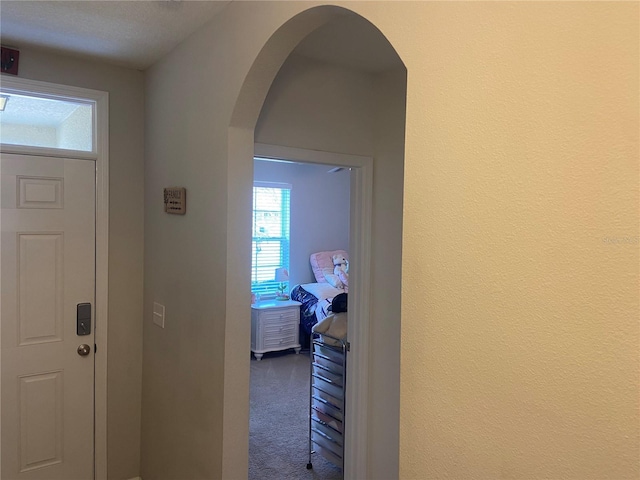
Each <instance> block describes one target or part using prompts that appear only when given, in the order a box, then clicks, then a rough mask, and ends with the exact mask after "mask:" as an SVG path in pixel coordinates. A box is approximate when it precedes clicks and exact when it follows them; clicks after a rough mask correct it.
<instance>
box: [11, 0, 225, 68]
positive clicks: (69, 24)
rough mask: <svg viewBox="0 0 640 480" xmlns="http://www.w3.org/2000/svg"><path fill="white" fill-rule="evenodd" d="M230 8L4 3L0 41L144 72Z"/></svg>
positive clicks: (144, 0) (138, 0)
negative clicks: (68, 54) (88, 58)
mask: <svg viewBox="0 0 640 480" xmlns="http://www.w3.org/2000/svg"><path fill="white" fill-rule="evenodd" d="M229 3H231V0H220V1H215V0H208V1H149V0H131V1H71V2H69V1H29V0H19V1H17V0H2V1H0V38H1V39H2V44H3V45H8V46H13V47H16V48H18V49H20V48H21V47H40V48H42V47H44V48H47V49H51V50H54V51H58V52H63V53H71V54H74V55H80V56H84V57H91V58H97V59H100V60H103V61H107V62H110V63H114V64H118V65H123V66H127V67H131V68H136V69H139V70H144V69H145V68H147V67H149V66H150V65H152V64H153V63H154V62H156V61H157V60H158V59H160V58H161V57H162V56H163V55H165V54H166V53H168V52H169V51H171V50H172V49H173V48H175V46H177V45H178V44H179V43H180V42H182V41H183V40H184V39H185V38H187V37H188V36H189V35H191V34H192V33H193V32H194V31H196V30H197V29H198V28H200V27H201V26H202V25H204V24H205V23H206V22H208V21H209V20H211V18H213V17H214V16H215V15H216V14H217V13H219V12H220V11H221V10H222V9H223V8H224V7H225V6H226V5H228V4H229Z"/></svg>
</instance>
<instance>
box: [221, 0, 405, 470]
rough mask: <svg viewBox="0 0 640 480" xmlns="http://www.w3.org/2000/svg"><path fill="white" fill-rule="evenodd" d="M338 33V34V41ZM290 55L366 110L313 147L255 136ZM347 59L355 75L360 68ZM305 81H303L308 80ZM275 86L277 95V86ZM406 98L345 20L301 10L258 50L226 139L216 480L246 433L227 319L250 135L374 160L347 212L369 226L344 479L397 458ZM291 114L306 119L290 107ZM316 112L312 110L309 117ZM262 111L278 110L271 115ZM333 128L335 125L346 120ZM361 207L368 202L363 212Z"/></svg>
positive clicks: (239, 305)
mask: <svg viewBox="0 0 640 480" xmlns="http://www.w3.org/2000/svg"><path fill="white" fill-rule="evenodd" d="M358 30H359V31H360V34H358V33H357V31H358ZM312 32H313V33H312ZM339 32H342V38H340V35H339V34H338V33H339ZM362 32H366V33H367V34H368V35H369V36H368V38H369V39H370V41H369V42H365V43H364V44H363V43H362V42H360V44H358V42H357V40H358V39H361V40H362V38H363V37H362ZM371 39H375V40H371ZM353 45H358V48H355V49H352V51H351V53H350V55H351V57H349V55H347V54H348V53H349V48H347V46H353ZM367 45H368V47H367ZM365 47H366V48H365ZM380 49H382V50H383V51H382V52H381V51H380ZM292 52H293V53H294V55H296V54H297V55H300V56H304V57H305V58H306V59H307V60H309V59H310V61H311V62H312V63H315V64H316V65H320V67H319V68H321V69H324V68H325V65H331V67H329V68H331V69H333V70H334V73H335V74H336V75H340V73H339V72H338V70H341V71H342V70H344V71H345V72H348V74H345V75H346V76H349V75H351V77H353V78H351V77H350V79H349V81H345V82H346V83H343V84H342V86H341V87H340V88H342V90H340V91H339V92H338V93H339V95H338V96H340V95H342V96H343V99H344V101H348V99H349V91H348V88H346V85H347V84H348V85H352V86H353V85H355V84H357V83H358V82H362V85H364V86H366V89H367V91H368V92H369V96H370V100H371V101H370V102H366V101H365V102H362V104H361V105H359V106H357V105H355V106H353V108H354V110H358V111H355V114H354V116H353V119H351V122H346V123H343V124H342V126H341V128H340V129H336V130H333V133H332V128H336V127H338V126H340V125H339V124H336V122H335V120H329V121H328V122H327V125H325V127H326V129H325V130H324V135H323V137H322V139H321V140H318V138H319V137H318V136H315V138H311V137H309V136H308V135H305V134H303V133H301V132H299V131H298V132H297V133H296V134H295V135H291V134H289V133H287V134H283V135H281V136H280V137H279V138H278V135H277V133H274V132H278V131H280V132H282V130H283V129H284V128H285V127H284V126H283V125H282V124H281V125H280V126H278V124H277V121H276V122H275V123H274V122H271V123H270V124H269V128H267V130H269V132H270V133H268V134H266V133H265V129H264V126H265V123H264V121H263V122H262V124H261V125H259V126H260V127H262V130H261V131H257V130H256V125H258V123H259V119H262V120H264V119H265V118H266V117H267V116H268V114H269V113H273V112H274V111H275V110H271V112H265V110H264V108H265V100H266V99H267V98H268V95H269V91H270V89H272V88H274V86H276V85H278V82H277V81H278V78H277V77H278V72H280V71H281V68H282V66H283V65H285V63H286V62H289V61H290V60H291V58H292V57H290V55H291V54H292ZM332 52H333V54H332ZM376 52H377V53H376ZM371 53H373V56H372V57H371V58H372V59H374V60H375V59H378V60H387V61H388V60H389V59H390V56H395V60H396V62H390V63H389V65H391V66H390V67H388V68H386V69H383V70H377V71H376V70H373V71H372V70H367V66H366V65H371V64H372V61H369V62H368V63H367V62H366V61H364V60H365V57H366V56H367V55H368V54H371ZM349 58H351V60H349ZM288 59H289V60H288ZM355 59H358V60H361V61H363V63H362V64H360V65H358V64H357V63H356V62H355ZM336 69H338V70H336ZM304 71H305V72H306V73H309V69H304ZM336 72H337V73H336ZM303 76H304V75H303ZM356 77H357V79H356ZM300 78H301V77H298V79H300ZM367 79H368V80H367ZM307 80H308V78H307ZM274 82H275V83H274ZM296 82H297V81H296ZM353 82H355V83H353ZM312 83H313V82H311V83H308V84H307V86H308V85H310V84H312ZM296 84H298V83H296ZM329 84H331V82H329ZM279 85H280V86H282V83H280V84H279ZM345 88H346V90H345ZM356 88H358V87H356ZM362 88H365V87H362ZM405 91H406V71H405V70H404V66H403V65H402V63H401V62H400V61H399V59H398V58H397V55H396V54H395V51H393V49H392V48H391V46H390V45H389V44H388V42H387V41H386V39H385V38H384V36H383V35H382V34H381V33H380V32H379V31H378V30H377V29H376V27H374V26H373V25H372V24H370V23H369V22H368V21H366V20H365V19H363V18H362V17H360V16H358V15H355V14H353V13H352V12H349V11H347V10H345V9H342V8H338V7H329V6H325V7H316V8H312V9H309V10H307V11H305V12H302V13H301V14H299V15H297V16H296V17H294V18H292V19H291V20H290V21H289V22H287V23H286V24H284V25H283V26H282V27H281V28H280V29H279V30H278V31H277V32H276V33H275V34H274V35H273V36H272V37H271V38H270V39H269V41H268V42H267V43H266V44H265V46H264V48H263V49H262V51H261V52H260V54H259V55H258V57H257V58H256V60H255V62H254V64H253V66H252V68H251V70H250V72H249V74H248V75H247V78H246V79H245V82H244V84H243V86H242V89H241V91H240V95H239V97H238V101H237V104H236V107H235V109H234V114H233V117H232V123H231V125H230V128H229V135H228V149H229V151H228V154H229V155H228V158H230V159H233V160H231V161H230V162H229V192H230V199H229V205H230V207H229V208H230V209H233V211H229V212H228V213H229V214H228V218H229V221H230V222H232V223H233V228H229V236H228V246H229V249H228V264H229V265H231V266H234V267H233V268H229V273H228V279H227V291H228V295H227V299H228V303H227V323H226V329H225V345H226V348H225V408H224V433H223V436H224V438H223V445H224V447H223V475H224V476H225V478H227V476H228V477H229V478H237V477H238V476H240V475H246V465H247V458H246V451H247V445H248V441H247V439H248V421H247V422H244V421H243V422H241V425H240V426H239V425H238V419H239V418H246V417H248V382H249V380H248V378H249V375H248V371H249V365H248V359H247V355H246V350H245V349H244V347H245V346H246V345H247V344H248V338H249V333H248V332H249V330H248V328H247V325H246V324H242V322H237V321H235V322H234V321H231V319H235V318H237V312H238V311H245V310H247V311H248V309H247V302H246V298H245V296H244V295H242V294H241V293H238V292H244V291H246V290H247V288H246V286H247V285H248V283H249V280H248V276H249V273H248V272H249V265H248V264H247V263H248V257H249V255H248V254H243V248H246V243H247V242H246V238H248V237H250V220H249V216H250V200H251V186H252V165H253V163H252V162H253V156H254V142H255V141H256V140H257V139H258V136H260V135H262V138H260V139H259V140H260V141H263V142H264V141H265V140H267V141H266V142H265V143H276V144H279V145H281V146H284V147H303V148H311V149H316V150H324V151H329V152H331V151H333V152H336V151H338V152H339V153H346V154H369V156H371V157H372V158H373V164H372V168H371V170H368V171H367V170H363V171H362V175H361V177H362V178H361V183H360V186H359V187H358V188H359V189H360V191H361V196H360V197H357V198H356V199H355V200H354V202H355V203H352V209H353V208H355V209H356V210H352V211H353V212H354V213H355V215H356V216H360V217H361V218H365V217H367V218H371V223H370V224H369V225H367V224H366V222H365V223H364V224H361V225H359V226H354V231H353V232H352V234H351V236H350V237H351V245H350V249H352V250H353V251H352V252H351V254H352V255H354V256H355V257H356V258H358V259H359V261H357V262H355V265H354V268H355V269H356V270H354V271H353V272H352V274H353V275H354V278H358V279H360V281H358V282H357V285H358V287H357V290H356V291H355V292H352V291H350V294H352V295H350V315H351V313H352V307H351V305H352V304H357V305H359V306H360V308H359V312H358V313H357V314H354V315H353V318H357V320H355V321H353V322H352V321H351V320H350V325H349V339H350V342H351V343H352V345H353V350H352V352H350V355H351V356H350V361H349V372H348V378H351V379H357V382H356V381H354V382H353V383H351V384H350V387H349V389H348V392H349V393H348V401H347V413H348V421H347V422H346V425H345V428H346V431H345V442H346V445H345V450H346V451H345V478H373V477H371V476H370V475H369V474H368V473H367V469H368V467H369V465H370V458H372V457H374V456H376V455H377V451H378V449H380V450H381V451H382V450H385V451H386V452H387V453H386V454H385V455H388V456H387V458H389V456H390V457H394V455H395V465H396V466H397V450H398V442H397V437H398V435H397V429H398V412H399V398H398V397H399V383H398V382H399V333H400V325H399V319H400V282H399V279H400V263H401V262H400V258H401V234H402V185H403V150H404V144H403V138H404V96H405V95H404V94H405ZM302 94H303V95H307V98H310V95H311V94H310V92H309V91H307V92H306V93H305V92H304V89H303V91H302ZM294 103H295V102H294ZM298 106H299V107H300V108H301V109H304V108H305V107H304V105H301V104H300V102H298ZM325 106H326V105H318V107H317V108H325ZM307 107H308V106H307ZM269 108H272V109H277V108H278V107H277V106H274V105H273V104H271V105H270V106H269ZM360 110H363V111H360ZM364 110H366V111H364ZM302 111H303V110H296V112H295V114H296V115H300V114H301V112H302ZM290 113H291V112H290ZM307 113H308V115H312V116H314V115H318V116H322V115H325V114H326V115H327V116H328V118H330V117H332V114H333V113H335V112H331V111H327V110H325V111H324V113H321V112H320V111H319V110H317V109H312V110H307ZM347 116H348V115H347ZM340 118H342V119H343V118H344V115H343V116H342V117H340ZM358 118H359V119H360V121H362V122H364V123H366V126H365V128H362V125H361V124H359V123H358ZM303 123H304V122H303ZM311 123H313V122H311ZM297 125H300V122H298V123H297ZM345 129H347V130H349V129H353V131H355V130H358V132H359V133H358V138H359V139H360V140H359V141H355V142H354V141H353V140H354V136H353V135H354V134H353V131H352V132H351V135H352V137H349V135H350V134H349V132H347V133H346V134H345V131H344V130H345ZM314 133H317V132H314ZM265 136H266V137H267V138H264V137H265ZM312 137H313V136H312ZM286 142H290V143H289V144H286ZM345 149H346V150H347V151H344V150H345ZM366 198H370V199H371V200H370V201H369V202H368V203H367V201H366ZM358 208H359V209H360V210H357V209H358ZM367 229H368V231H367ZM244 253H246V252H244ZM350 287H351V286H350ZM357 309H358V307H356V310H357ZM350 318H351V316H350ZM240 347H242V348H240ZM378 391H380V392H383V391H384V394H380V395H377V393H376V392H378ZM381 413H386V416H383V417H380V415H379V414H381ZM372 419H377V420H373V421H372ZM240 427H241V428H240ZM394 429H395V433H394ZM383 437H384V439H383ZM356 439H357V441H355V440H356ZM394 449H395V454H394V453H393V451H394ZM240 452H242V453H240ZM389 452H391V453H389ZM386 464H387V465H388V466H389V465H390V466H389V467H388V468H389V471H393V470H394V468H396V467H394V461H390V462H386ZM372 470H373V469H372ZM396 474H397V473H396Z"/></svg>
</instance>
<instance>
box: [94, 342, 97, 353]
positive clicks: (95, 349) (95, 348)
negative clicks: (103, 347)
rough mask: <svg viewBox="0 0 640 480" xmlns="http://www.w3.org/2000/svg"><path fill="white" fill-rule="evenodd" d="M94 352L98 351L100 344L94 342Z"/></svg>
mask: <svg viewBox="0 0 640 480" xmlns="http://www.w3.org/2000/svg"><path fill="white" fill-rule="evenodd" d="M93 353H98V345H96V344H95V343H94V344H93Z"/></svg>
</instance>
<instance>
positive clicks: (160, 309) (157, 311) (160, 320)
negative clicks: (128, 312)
mask: <svg viewBox="0 0 640 480" xmlns="http://www.w3.org/2000/svg"><path fill="white" fill-rule="evenodd" d="M153 323H155V324H156V325H158V326H159V327H160V328H164V305H160V304H159V303H156V302H153Z"/></svg>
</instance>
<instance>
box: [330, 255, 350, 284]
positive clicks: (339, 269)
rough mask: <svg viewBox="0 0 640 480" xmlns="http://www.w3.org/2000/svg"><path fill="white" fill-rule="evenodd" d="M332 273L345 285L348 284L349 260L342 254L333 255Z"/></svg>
mask: <svg viewBox="0 0 640 480" xmlns="http://www.w3.org/2000/svg"><path fill="white" fill-rule="evenodd" d="M332 260H333V274H334V275H336V276H337V277H338V278H339V279H340V281H341V282H342V284H343V285H344V286H345V287H348V286H349V260H347V259H346V258H345V256H344V255H334V256H333V257H332Z"/></svg>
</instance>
